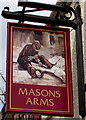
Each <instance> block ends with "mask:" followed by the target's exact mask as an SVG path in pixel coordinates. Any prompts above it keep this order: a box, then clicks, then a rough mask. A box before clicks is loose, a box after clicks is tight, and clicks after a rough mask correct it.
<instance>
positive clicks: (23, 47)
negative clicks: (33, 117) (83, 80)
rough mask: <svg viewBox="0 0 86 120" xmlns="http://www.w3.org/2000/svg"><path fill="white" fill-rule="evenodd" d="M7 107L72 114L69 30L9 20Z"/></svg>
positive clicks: (15, 109)
mask: <svg viewBox="0 0 86 120" xmlns="http://www.w3.org/2000/svg"><path fill="white" fill-rule="evenodd" d="M7 30H8V39H7V76H6V81H7V90H6V111H7V112H24V113H25V112H26V113H38V114H46V115H48V114H50V115H51V114H52V115H68V116H72V115H73V99H72V80H71V78H72V77H71V57H70V30H69V29H65V28H58V27H47V26H35V25H29V24H21V23H8V29H7Z"/></svg>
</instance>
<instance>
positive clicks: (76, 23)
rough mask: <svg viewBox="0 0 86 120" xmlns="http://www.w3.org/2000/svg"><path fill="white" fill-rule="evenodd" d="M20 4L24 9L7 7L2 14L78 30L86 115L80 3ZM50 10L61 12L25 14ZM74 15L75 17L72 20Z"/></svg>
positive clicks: (80, 82)
mask: <svg viewBox="0 0 86 120" xmlns="http://www.w3.org/2000/svg"><path fill="white" fill-rule="evenodd" d="M18 6H22V7H23V9H22V11H15V12H11V11H10V10H9V7H5V8H4V10H3V11H2V16H3V17H4V18H7V19H15V20H18V21H19V22H24V21H31V22H39V23H45V24H51V25H52V26H55V25H57V26H66V27H72V28H73V29H75V30H76V54H77V56H76V59H77V76H78V93H79V94H78V96H79V114H80V115H81V116H82V117H85V91H86V84H84V67H83V47H82V24H83V23H82V19H81V9H80V5H79V6H77V7H76V9H75V10H74V9H73V8H72V7H69V6H60V5H50V4H43V3H36V2H18ZM26 7H30V8H33V9H31V10H25V8H26ZM41 10H49V11H56V12H57V11H59V14H58V16H57V17H56V18H52V17H45V16H37V15H31V14H25V13H27V12H34V11H41ZM61 12H63V13H64V16H61V14H60V13H61ZM68 13H69V14H70V17H67V16H66V14H68ZM72 15H74V19H72V20H71V18H72ZM62 17H63V18H62Z"/></svg>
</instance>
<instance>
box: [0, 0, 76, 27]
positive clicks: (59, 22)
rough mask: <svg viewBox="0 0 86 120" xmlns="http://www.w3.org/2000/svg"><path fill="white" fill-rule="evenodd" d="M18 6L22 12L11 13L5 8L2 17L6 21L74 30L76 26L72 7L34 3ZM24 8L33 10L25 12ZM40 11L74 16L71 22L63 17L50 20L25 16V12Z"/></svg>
mask: <svg viewBox="0 0 86 120" xmlns="http://www.w3.org/2000/svg"><path fill="white" fill-rule="evenodd" d="M18 6H22V7H23V9H22V11H14V12H11V11H10V9H9V7H5V8H4V10H3V11H2V16H3V17H4V18H7V19H15V20H19V22H24V21H31V22H39V23H45V24H51V25H53V26H55V25H58V26H59V25H61V26H68V27H72V28H73V29H76V27H77V24H76V22H75V21H74V20H75V19H76V13H75V11H74V9H73V8H72V7H68V6H66V7H65V6H60V5H50V4H43V3H36V2H18ZM26 7H30V8H33V9H31V10H25V8H26ZM41 10H48V11H61V12H64V13H65V14H68V13H69V14H70V16H72V14H73V15H74V19H73V20H69V18H70V17H66V16H64V19H61V18H56V19H55V18H52V17H45V16H38V15H31V14H25V13H27V12H34V11H41Z"/></svg>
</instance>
